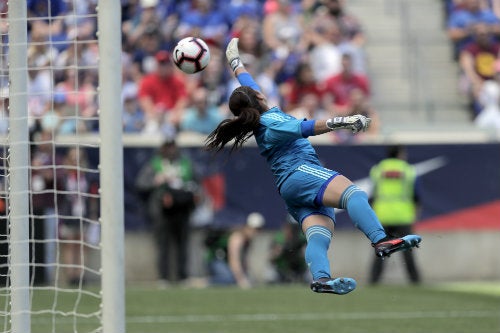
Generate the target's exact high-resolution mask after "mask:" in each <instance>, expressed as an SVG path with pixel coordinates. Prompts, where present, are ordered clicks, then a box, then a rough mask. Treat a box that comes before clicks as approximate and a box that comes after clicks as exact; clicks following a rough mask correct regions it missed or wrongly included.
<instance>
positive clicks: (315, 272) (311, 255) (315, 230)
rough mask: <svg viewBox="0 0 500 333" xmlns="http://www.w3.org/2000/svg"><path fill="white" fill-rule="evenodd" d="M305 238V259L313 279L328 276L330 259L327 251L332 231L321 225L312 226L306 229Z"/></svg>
mask: <svg viewBox="0 0 500 333" xmlns="http://www.w3.org/2000/svg"><path fill="white" fill-rule="evenodd" d="M306 239H307V246H306V253H305V259H306V263H307V266H309V270H310V271H311V274H312V277H313V280H314V281H317V280H318V279H320V278H330V277H331V275H330V261H329V260H328V254H327V253H328V248H329V247H330V241H331V239H332V233H331V232H330V230H328V228H325V227H323V226H312V227H309V228H308V229H307V230H306Z"/></svg>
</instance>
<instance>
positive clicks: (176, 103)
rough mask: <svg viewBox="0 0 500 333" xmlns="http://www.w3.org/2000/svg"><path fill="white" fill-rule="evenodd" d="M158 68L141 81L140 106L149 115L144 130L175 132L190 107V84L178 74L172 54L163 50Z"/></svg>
mask: <svg viewBox="0 0 500 333" xmlns="http://www.w3.org/2000/svg"><path fill="white" fill-rule="evenodd" d="M155 59H156V62H157V68H156V70H155V71H153V72H151V73H149V74H147V75H145V76H144V77H143V78H142V79H141V81H140V82H139V92H138V98H139V104H140V107H141V108H142V110H143V111H144V114H145V116H146V126H145V129H144V131H146V132H149V133H154V132H158V131H159V130H160V129H162V128H165V127H167V128H170V129H171V130H175V129H177V128H178V126H179V122H180V120H181V118H182V112H183V110H184V109H185V107H186V106H187V102H188V93H187V89H186V82H185V79H184V77H183V76H182V74H181V73H180V72H178V73H177V72H175V68H174V65H173V62H172V61H171V59H170V53H168V52H167V51H159V52H157V53H156V55H155Z"/></svg>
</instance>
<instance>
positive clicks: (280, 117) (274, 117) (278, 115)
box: [260, 106, 295, 122]
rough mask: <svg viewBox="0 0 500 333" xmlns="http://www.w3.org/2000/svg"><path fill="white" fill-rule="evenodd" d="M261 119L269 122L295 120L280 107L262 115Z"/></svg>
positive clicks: (275, 107)
mask: <svg viewBox="0 0 500 333" xmlns="http://www.w3.org/2000/svg"><path fill="white" fill-rule="evenodd" d="M260 118H261V119H263V120H267V121H280V122H281V121H288V120H291V119H295V118H294V117H292V116H291V115H289V114H286V113H285V112H283V111H282V110H281V109H280V108H279V107H277V106H274V107H272V108H270V109H269V110H267V111H266V112H264V113H263V114H261V116H260Z"/></svg>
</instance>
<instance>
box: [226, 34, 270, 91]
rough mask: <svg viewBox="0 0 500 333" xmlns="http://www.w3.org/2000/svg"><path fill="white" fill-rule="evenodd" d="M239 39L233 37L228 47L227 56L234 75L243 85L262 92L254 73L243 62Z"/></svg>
mask: <svg viewBox="0 0 500 333" xmlns="http://www.w3.org/2000/svg"><path fill="white" fill-rule="evenodd" d="M238 41H239V38H233V39H231V41H230V42H229V44H228V45H227V48H226V58H227V62H228V64H229V66H230V67H231V70H232V71H233V74H234V76H235V77H236V78H237V79H238V81H239V82H240V84H241V85H242V86H249V87H250V88H252V89H253V90H256V91H258V92H260V93H262V91H261V89H260V87H259V85H258V84H257V83H256V82H255V80H254V79H253V77H252V75H250V73H248V71H247V70H246V69H245V66H244V65H243V62H242V61H241V58H240V53H239V50H238Z"/></svg>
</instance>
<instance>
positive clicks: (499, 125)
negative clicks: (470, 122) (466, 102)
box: [474, 80, 500, 132]
mask: <svg viewBox="0 0 500 333" xmlns="http://www.w3.org/2000/svg"><path fill="white" fill-rule="evenodd" d="M479 100H480V102H481V105H482V110H481V112H480V113H479V115H478V116H477V117H476V119H475V120H474V123H475V124H476V126H478V127H479V128H484V129H491V130H493V131H497V132H500V85H499V84H498V82H496V81H493V80H488V81H485V82H484V84H483V87H482V89H481V93H480V98H479Z"/></svg>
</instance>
